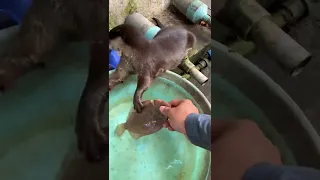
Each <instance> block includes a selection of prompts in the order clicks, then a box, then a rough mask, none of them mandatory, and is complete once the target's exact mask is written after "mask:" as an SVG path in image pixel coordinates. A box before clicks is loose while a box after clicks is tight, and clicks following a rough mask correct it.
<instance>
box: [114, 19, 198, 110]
mask: <svg viewBox="0 0 320 180" xmlns="http://www.w3.org/2000/svg"><path fill="white" fill-rule="evenodd" d="M158 22H159V21H158ZM160 26H163V25H160ZM109 39H110V43H111V47H112V48H115V49H120V51H121V61H120V63H119V65H118V67H117V68H116V70H115V72H114V73H112V74H111V76H110V77H109V90H112V89H113V88H114V87H115V86H116V85H117V84H119V83H122V82H123V81H124V80H125V79H126V77H128V76H129V75H131V74H137V75H138V83H137V88H136V91H135V93H134V98H133V105H134V109H135V110H136V111H137V112H138V113H140V112H142V108H143V105H142V103H141V98H142V95H143V93H144V92H145V91H146V90H147V89H148V87H149V86H150V84H151V83H152V81H153V80H154V79H155V78H156V77H158V76H160V75H161V74H163V73H164V72H165V71H166V70H173V69H175V68H177V67H178V65H180V64H181V62H182V60H183V59H184V57H185V56H186V55H187V51H188V49H190V48H192V47H193V46H194V44H195V42H196V38H195V36H194V34H193V33H191V32H189V31H187V30H186V29H185V28H183V27H179V26H172V27H163V28H162V29H161V30H160V31H159V32H158V34H157V35H156V36H155V38H154V39H153V40H150V41H149V40H147V39H146V38H145V37H144V35H143V33H142V32H140V31H139V30H138V29H136V28H135V27H134V26H131V25H128V24H121V25H119V26H116V27H115V28H113V29H112V30H111V31H110V32H109ZM117 40H118V43H113V42H117ZM119 42H120V43H119Z"/></svg>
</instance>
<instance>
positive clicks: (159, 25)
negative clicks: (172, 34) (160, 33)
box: [152, 18, 164, 28]
mask: <svg viewBox="0 0 320 180" xmlns="http://www.w3.org/2000/svg"><path fill="white" fill-rule="evenodd" d="M152 19H153V20H154V21H155V22H156V25H157V26H158V27H159V28H164V25H163V24H162V23H161V22H160V21H159V19H157V18H152Z"/></svg>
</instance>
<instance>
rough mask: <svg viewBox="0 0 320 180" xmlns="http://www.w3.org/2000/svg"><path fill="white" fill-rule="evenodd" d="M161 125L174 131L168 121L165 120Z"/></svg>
mask: <svg viewBox="0 0 320 180" xmlns="http://www.w3.org/2000/svg"><path fill="white" fill-rule="evenodd" d="M163 127H165V128H167V129H168V130H169V131H174V129H173V128H172V127H171V125H170V123H169V122H168V121H166V122H165V123H164V124H163Z"/></svg>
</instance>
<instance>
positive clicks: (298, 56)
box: [251, 17, 311, 76]
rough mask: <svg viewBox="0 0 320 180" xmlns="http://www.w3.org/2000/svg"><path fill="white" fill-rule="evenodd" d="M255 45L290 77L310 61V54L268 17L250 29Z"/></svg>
mask: <svg viewBox="0 0 320 180" xmlns="http://www.w3.org/2000/svg"><path fill="white" fill-rule="evenodd" d="M251 37H252V39H253V41H254V42H255V44H256V45H257V46H258V47H260V48H262V49H263V50H264V51H266V52H267V53H268V54H269V55H271V56H272V57H273V58H274V59H276V60H277V61H278V63H279V64H280V65H281V66H282V67H283V68H285V69H287V70H288V71H289V72H290V74H291V75H292V76H296V75H298V74H299V73H300V72H301V71H302V69H303V68H304V67H305V66H306V65H307V64H308V62H309V61H310V59H311V54H310V53H309V52H308V51H306V50H305V49H304V48H303V47H302V46H301V45H300V44H298V43H297V42H296V41H295V40H294V39H292V38H291V37H290V36H289V35H288V34H287V33H285V32H284V31H283V30H282V29H280V28H279V27H278V26H277V25H276V24H274V23H273V22H272V21H271V20H270V19H269V17H264V18H262V19H261V20H260V21H259V22H258V23H256V24H255V25H254V26H253V27H252V29H251Z"/></svg>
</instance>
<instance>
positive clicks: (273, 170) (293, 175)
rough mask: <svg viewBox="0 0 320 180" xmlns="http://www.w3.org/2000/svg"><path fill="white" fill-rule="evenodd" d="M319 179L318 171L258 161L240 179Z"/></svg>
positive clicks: (319, 172) (319, 173)
mask: <svg viewBox="0 0 320 180" xmlns="http://www.w3.org/2000/svg"><path fill="white" fill-rule="evenodd" d="M257 179H259V180H271V179H272V180H319V179H320V171H319V170H316V169H313V168H306V167H298V166H296V167H295V166H279V165H272V164H268V163H259V164H257V165H254V166H253V167H251V168H250V169H248V170H247V172H246V173H245V175H244V176H243V178H242V180H257Z"/></svg>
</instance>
